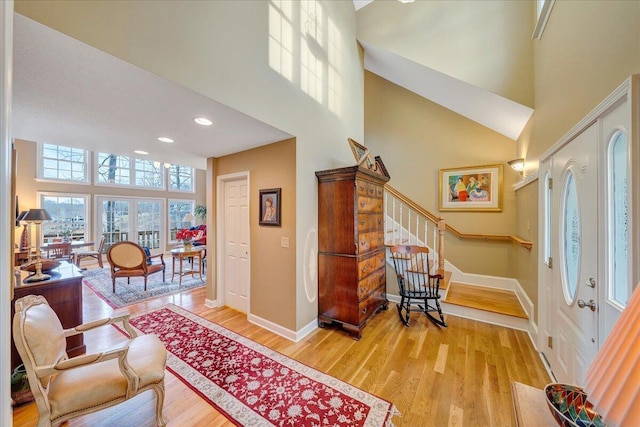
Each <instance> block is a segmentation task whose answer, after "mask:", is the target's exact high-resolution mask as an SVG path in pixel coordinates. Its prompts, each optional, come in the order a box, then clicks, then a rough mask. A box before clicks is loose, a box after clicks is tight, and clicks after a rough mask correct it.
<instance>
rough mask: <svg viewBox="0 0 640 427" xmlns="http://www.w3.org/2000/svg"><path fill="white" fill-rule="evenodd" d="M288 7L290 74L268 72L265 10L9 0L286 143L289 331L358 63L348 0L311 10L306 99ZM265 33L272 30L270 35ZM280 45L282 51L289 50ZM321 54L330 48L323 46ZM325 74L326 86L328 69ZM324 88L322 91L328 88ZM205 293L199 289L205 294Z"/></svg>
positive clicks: (338, 159)
mask: <svg viewBox="0 0 640 427" xmlns="http://www.w3.org/2000/svg"><path fill="white" fill-rule="evenodd" d="M283 3H284V4H285V5H292V9H291V13H290V17H289V18H290V20H291V24H292V25H291V28H292V31H291V39H287V40H285V44H287V45H288V46H290V48H291V52H292V58H291V71H292V72H291V75H290V76H289V77H285V76H283V75H282V74H280V73H279V72H278V71H276V70H274V69H273V68H271V67H270V65H269V41H270V28H269V22H270V15H271V16H275V15H272V14H274V13H278V12H277V11H274V7H275V6H274V3H272V2H269V1H262V0H254V1H250V0H246V1H161V2H158V1H155V2H153V1H119V2H105V1H81V2H78V1H47V2H41V1H18V2H16V6H15V7H16V11H17V12H18V13H21V14H23V15H26V16H27V17H29V18H31V19H35V20H37V21H39V22H41V23H43V24H44V25H47V26H49V27H51V28H54V29H56V30H58V31H62V32H64V33H66V34H68V35H70V36H71V37H74V38H76V39H78V40H80V41H82V42H85V43H88V44H90V45H92V46H94V47H96V48H98V49H101V50H104V51H106V52H108V53H111V54H112V55H115V56H116V57H119V58H121V59H123V60H125V61H127V62H130V63H132V64H135V65H138V66H140V67H142V68H144V69H147V70H149V71H150V72H152V73H155V74H157V75H160V76H162V77H165V78H167V79H169V80H172V81H174V82H177V83H179V84H181V85H183V86H185V87H187V88H189V89H191V90H194V91H195V92H198V93H201V94H203V95H205V96H208V97H210V98H211V99H214V100H216V101H218V102H222V103H223V104H226V105H228V106H230V107H233V108H235V109H237V110H239V111H241V112H243V113H245V114H248V115H250V116H252V117H254V118H257V119H260V120H262V121H264V122H266V123H268V124H270V125H272V126H274V127H277V128H279V129H281V130H284V131H286V132H288V133H289V134H291V135H294V136H295V137H296V144H297V147H296V193H297V194H296V200H297V206H296V239H297V241H296V245H295V247H296V251H297V257H296V263H297V265H296V282H297V286H296V289H297V292H296V299H297V300H296V308H295V310H296V313H295V317H296V329H300V328H302V327H303V326H305V325H307V324H309V323H310V322H312V321H313V320H314V319H315V317H316V316H317V302H316V301H315V300H310V299H309V298H308V297H307V296H306V293H305V292H304V289H303V288H304V274H305V272H308V271H307V270H308V264H307V263H305V262H304V239H305V238H306V236H307V235H308V234H309V233H312V232H313V231H314V230H316V229H317V222H318V215H317V187H316V185H317V184H316V178H315V175H314V171H316V170H322V169H329V168H332V167H339V166H347V165H349V164H352V163H353V157H352V156H351V153H350V151H349V147H348V145H347V143H346V140H347V138H348V137H352V138H354V139H356V140H362V139H363V136H364V110H363V102H362V99H363V93H364V76H363V60H362V56H361V52H360V51H359V48H358V45H357V43H356V41H355V39H356V36H355V34H356V18H355V9H354V7H353V3H352V2H350V1H318V2H317V3H316V2H312V4H313V5H314V6H317V8H318V10H317V11H316V13H314V16H315V17H317V19H318V20H319V22H318V23H319V24H320V26H321V28H322V29H325V30H326V31H323V32H322V33H323V34H325V35H327V37H328V36H329V35H330V36H331V38H332V42H331V44H330V45H329V43H328V41H327V40H323V41H322V44H315V43H312V45H311V50H312V51H313V52H314V53H315V54H317V58H318V59H319V61H320V62H321V63H322V69H323V72H322V73H321V76H322V78H321V81H320V82H319V84H318V87H319V88H320V89H321V93H322V97H320V98H319V99H316V98H314V97H312V96H309V95H308V94H307V93H305V91H304V90H303V87H304V81H305V79H304V78H303V77H304V76H301V73H302V70H303V67H302V66H301V65H302V56H303V55H302V52H303V45H304V44H305V43H306V41H305V40H306V38H307V34H306V33H305V34H303V33H302V32H301V30H300V29H301V28H309V27H308V26H307V25H305V24H304V22H306V19H307V18H304V19H305V21H304V22H301V21H302V18H301V14H302V11H301V7H302V3H301V2H292V3H289V2H283ZM272 33H273V34H275V33H276V32H273V31H272ZM289 43H290V44H289ZM329 46H330V47H329ZM329 61H333V62H332V65H333V66H334V68H333V71H334V72H332V74H331V76H332V81H331V82H330V81H329V71H328V63H329ZM330 83H331V90H329V86H330ZM211 291H212V290H211V289H209V292H211Z"/></svg>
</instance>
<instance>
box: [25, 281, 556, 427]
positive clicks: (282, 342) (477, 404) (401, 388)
mask: <svg viewBox="0 0 640 427" xmlns="http://www.w3.org/2000/svg"><path fill="white" fill-rule="evenodd" d="M83 298H84V320H85V321H89V320H94V319H98V318H102V317H106V316H110V315H112V314H113V310H112V309H111V308H110V307H109V306H107V304H105V303H104V302H103V301H102V300H101V299H100V298H99V297H97V296H96V295H95V294H94V293H93V292H92V291H91V290H89V289H88V288H87V287H86V286H85V287H84V293H83ZM204 299H205V291H204V289H202V288H201V289H196V290H193V291H190V292H184V293H182V294H179V295H174V296H170V297H164V298H160V299H158V300H154V301H151V302H147V303H143V304H138V305H135V306H130V307H127V308H125V309H121V310H120V311H129V312H132V313H135V312H141V311H142V312H143V311H148V310H151V309H153V308H155V307H158V306H161V305H163V304H165V303H167V302H171V303H174V304H176V305H179V306H181V307H183V308H185V309H187V310H190V311H192V312H194V313H196V314H198V315H200V316H202V317H205V318H207V319H209V320H211V321H214V322H216V323H218V324H221V325H223V326H225V327H226V328H228V329H231V330H233V331H235V332H237V333H240V334H242V335H244V336H247V337H249V338H251V339H253V340H255V341H257V342H259V343H261V344H263V345H266V346H268V347H271V348H273V349H275V350H277V351H279V352H281V353H283V354H285V355H287V356H290V357H292V358H295V359H297V360H299V361H301V362H303V363H306V364H307V365H310V366H312V367H314V368H316V369H319V370H321V371H324V372H326V373H328V374H331V375H333V376H335V377H337V378H340V379H342V380H344V381H347V382H349V383H351V384H353V385H355V386H357V387H360V388H362V389H364V390H367V391H369V392H371V393H373V394H376V395H378V396H380V397H382V398H384V399H387V400H389V401H391V402H393V403H394V404H395V405H396V407H397V408H398V409H399V411H400V412H401V414H402V415H401V416H400V417H398V416H396V417H394V418H393V422H394V423H395V425H396V426H438V427H440V426H492V427H497V426H512V425H513V409H512V402H511V392H510V382H511V381H518V382H521V383H524V384H528V385H531V386H534V387H538V388H542V387H543V386H544V385H545V384H547V383H549V382H550V380H549V378H548V376H547V373H546V371H545V369H544V367H543V365H542V363H541V361H540V358H539V357H538V354H537V353H536V352H535V350H534V349H533V347H532V345H531V343H530V340H529V338H528V336H527V335H526V334H525V333H524V332H520V331H515V330H511V329H505V328H502V327H498V326H493V325H488V324H484V323H480V322H475V321H472V320H466V319H462V318H458V317H454V316H447V323H448V324H449V327H448V328H443V329H440V328H438V327H437V326H434V325H433V324H432V323H431V322H429V321H428V320H427V319H426V318H425V317H424V316H422V315H420V314H419V313H414V314H412V318H411V323H410V326H409V327H408V328H406V327H404V326H403V325H402V323H401V322H400V320H399V319H398V315H397V311H396V308H395V304H393V303H391V304H390V308H389V310H388V311H384V312H381V313H379V314H378V315H376V316H375V317H374V318H372V319H371V320H370V322H369V323H368V325H367V327H366V328H365V330H364V332H363V337H362V339H361V340H360V341H354V340H353V339H351V338H350V337H349V335H348V334H346V333H345V332H342V331H340V330H338V329H333V328H328V329H317V330H316V331H314V332H313V333H312V334H310V335H309V336H307V337H306V338H305V339H303V340H302V341H300V342H298V343H293V342H291V341H288V340H286V339H284V338H281V337H279V336H277V335H275V334H272V333H270V332H268V331H266V330H264V329H262V328H260V327H258V326H256V325H254V324H251V323H249V322H248V321H247V317H246V315H244V314H242V313H239V312H236V311H234V310H232V309H229V308H224V307H223V308H216V309H209V308H207V307H205V306H204ZM85 335H86V337H85V342H86V344H87V351H89V352H91V351H94V350H97V349H100V348H103V347H106V346H109V345H111V344H113V343H114V342H116V341H118V340H121V339H122V335H120V333H119V332H117V331H116V330H115V329H114V328H112V327H108V328H102V330H101V332H99V333H88V334H85ZM164 417H165V419H166V420H167V423H168V425H169V426H175V427H178V426H179V427H189V426H198V427H204V426H231V425H233V424H231V423H230V422H229V421H228V420H227V419H226V418H225V417H224V416H223V415H221V414H220V413H218V412H217V411H216V410H215V409H214V408H213V407H212V406H211V405H209V404H208V403H206V402H205V401H204V400H203V399H201V398H200V397H199V396H198V395H197V394H196V393H194V392H193V391H192V390H191V389H189V388H188V387H187V386H185V385H184V384H183V383H182V382H181V381H180V380H178V379H177V378H176V377H175V376H174V375H172V374H171V373H169V372H167V376H166V398H165V403H164ZM36 422H37V410H36V408H35V404H30V405H25V406H21V407H18V408H14V414H13V423H14V426H16V427H22V426H35V425H36ZM65 425H68V426H74V427H75V426H86V427H100V426H109V427H111V426H118V427H128V426H136V427H137V426H143V427H145V426H152V425H153V394H152V393H151V392H146V393H144V394H142V395H140V396H138V397H136V398H134V399H132V400H130V401H128V402H125V403H123V404H121V405H119V406H116V407H114V408H110V409H107V410H104V411H101V412H97V413H95V414H90V415H86V416H84V417H80V418H76V419H73V420H72V421H70V422H69V423H68V424H65Z"/></svg>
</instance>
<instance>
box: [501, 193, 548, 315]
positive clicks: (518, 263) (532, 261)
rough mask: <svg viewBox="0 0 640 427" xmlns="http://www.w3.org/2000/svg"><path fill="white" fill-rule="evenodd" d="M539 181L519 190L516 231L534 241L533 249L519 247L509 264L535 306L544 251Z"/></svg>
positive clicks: (524, 237) (536, 304) (513, 253)
mask: <svg viewBox="0 0 640 427" xmlns="http://www.w3.org/2000/svg"><path fill="white" fill-rule="evenodd" d="M538 183H539V181H534V182H532V183H531V184H528V185H526V186H524V187H522V188H521V189H519V190H518V192H517V197H516V212H517V228H516V233H517V235H518V236H520V237H522V238H523V239H526V240H528V241H530V242H532V243H533V248H531V250H530V251H529V250H526V249H523V248H518V250H514V251H513V252H512V253H511V259H510V262H509V264H510V265H511V266H512V271H513V275H512V276H513V277H515V278H516V279H518V282H519V283H520V286H522V289H524V291H525V292H526V293H527V295H528V296H529V299H530V300H531V301H532V302H533V304H534V306H535V307H537V306H538V256H542V251H541V250H540V248H539V247H538ZM537 314H538V313H537V311H536V310H534V313H533V315H534V321H536V322H537V321H538V316H537Z"/></svg>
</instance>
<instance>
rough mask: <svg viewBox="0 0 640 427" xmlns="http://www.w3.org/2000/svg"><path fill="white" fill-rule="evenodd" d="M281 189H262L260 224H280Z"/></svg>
mask: <svg viewBox="0 0 640 427" xmlns="http://www.w3.org/2000/svg"><path fill="white" fill-rule="evenodd" d="M280 190H281V189H280V188H269V189H267V190H260V222H259V224H260V225H275V226H280V212H281V209H280V205H281V203H280Z"/></svg>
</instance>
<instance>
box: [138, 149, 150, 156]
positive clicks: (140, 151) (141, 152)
mask: <svg viewBox="0 0 640 427" xmlns="http://www.w3.org/2000/svg"><path fill="white" fill-rule="evenodd" d="M134 153H136V154H142V155H145V156H146V155H147V154H149V153H148V152H146V151H143V150H136V151H134Z"/></svg>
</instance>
